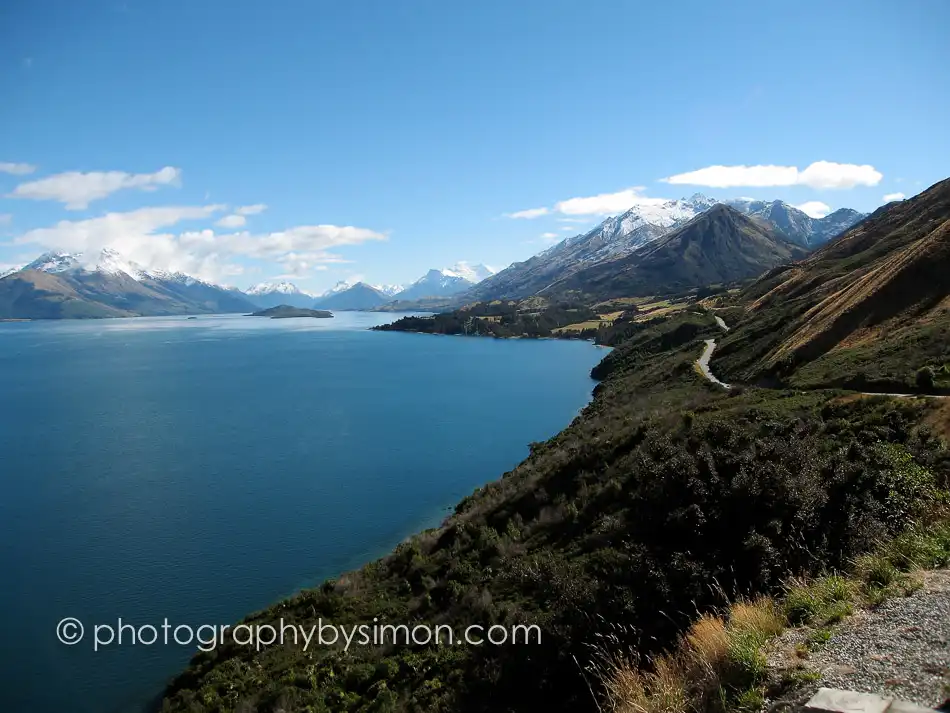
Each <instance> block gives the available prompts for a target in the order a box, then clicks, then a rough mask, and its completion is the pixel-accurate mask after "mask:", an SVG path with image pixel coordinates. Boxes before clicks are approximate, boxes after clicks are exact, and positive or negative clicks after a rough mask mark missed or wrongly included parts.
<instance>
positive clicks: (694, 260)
mask: <svg viewBox="0 0 950 713" xmlns="http://www.w3.org/2000/svg"><path fill="white" fill-rule="evenodd" d="M805 254H806V253H805V251H804V250H803V249H802V248H800V247H799V246H797V245H794V244H793V243H791V242H789V241H787V240H786V239H785V238H783V237H782V236H780V235H779V234H778V233H777V232H776V231H775V230H774V229H772V228H771V227H770V226H767V225H765V224H764V223H761V222H759V221H756V220H753V219H751V218H748V217H746V216H744V215H742V214H741V213H739V212H738V211H737V210H735V209H733V208H730V207H728V206H725V205H717V206H714V207H713V208H710V209H709V210H708V211H706V212H705V213H702V214H700V215H699V216H697V217H696V218H694V219H693V220H691V221H690V222H689V223H687V224H686V225H684V226H683V227H681V228H679V229H677V230H675V231H673V232H672V233H670V234H669V235H666V236H664V237H661V238H659V239H657V240H655V241H653V242H651V243H649V244H647V245H645V246H644V247H642V248H640V249H639V250H636V251H635V252H633V253H632V254H630V255H627V256H624V257H622V258H619V259H617V260H611V261H609V262H605V263H600V264H598V265H593V266H591V267H589V268H586V269H584V270H580V271H579V272H577V273H575V274H574V275H571V276H570V277H568V278H567V279H565V280H562V281H559V282H556V283H554V284H552V285H549V286H548V287H547V288H545V289H544V290H542V291H541V292H540V293H539V294H543V295H545V296H551V295H567V294H582V295H586V296H588V297H593V298H597V299H606V298H610V297H621V296H638V295H653V294H664V293H674V292H682V291H684V290H688V289H691V288H694V287H701V286H703V285H711V284H716V283H728V282H733V281H735V280H743V279H747V278H750V277H756V276H758V275H761V274H762V273H763V272H765V271H766V270H768V269H769V268H773V267H775V266H776V265H780V264H782V263H787V262H790V261H792V260H795V259H796V258H798V257H801V256H803V255H805Z"/></svg>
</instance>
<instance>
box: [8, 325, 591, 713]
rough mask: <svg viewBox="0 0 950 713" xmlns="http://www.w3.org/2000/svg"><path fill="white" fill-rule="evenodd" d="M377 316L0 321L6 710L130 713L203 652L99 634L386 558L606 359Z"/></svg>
mask: <svg viewBox="0 0 950 713" xmlns="http://www.w3.org/2000/svg"><path fill="white" fill-rule="evenodd" d="M391 319H392V317H391V316H388V315H383V314H360V313H349V314H347V313H339V314H338V315H337V316H336V318H334V319H332V320H306V319H292V320H267V319H261V318H253V317H242V316H213V317H206V316H202V317H199V318H198V319H193V320H188V319H185V318H183V317H176V318H142V319H128V320H101V321H83V322H30V323H7V324H0V488H2V489H0V637H2V642H0V672H2V673H0V681H2V683H0V711H3V712H4V713H21V712H23V713H26V712H27V711H28V712H29V713H63V712H64V711H69V712H70V713H138V712H139V711H142V710H143V708H144V707H145V705H146V704H147V703H148V702H149V700H150V699H153V698H154V697H155V696H156V695H157V694H159V693H160V692H161V690H162V687H163V685H164V683H165V681H166V680H167V679H168V678H169V677H170V676H172V675H174V674H175V673H176V672H177V671H178V670H179V669H181V668H182V667H183V666H184V665H185V664H186V663H187V661H188V659H189V658H190V656H191V655H192V653H194V649H193V648H189V647H180V646H175V645H169V646H163V645H160V644H155V645H152V646H142V645H137V646H129V645H125V646H122V647H117V646H112V647H107V648H105V649H103V650H100V651H99V652H93V650H92V648H93V645H92V641H91V639H92V633H91V629H92V627H93V626H94V625H95V624H111V625H112V626H115V624H116V622H117V619H118V618H119V617H121V618H122V619H123V621H124V622H131V623H133V624H135V625H137V626H141V625H143V624H151V625H154V626H160V625H161V624H162V623H163V621H164V619H165V618H166V617H167V618H168V620H169V622H170V623H171V624H172V625H175V624H189V625H191V626H194V627H197V626H198V625H199V624H206V623H207V624H224V623H231V622H234V621H236V620H238V619H240V618H242V617H243V616H245V615H246V614H248V613H250V612H252V611H255V610H258V609H261V608H263V607H265V606H267V605H269V604H271V603H273V602H274V601H275V600H277V599H279V598H281V597H282V596H285V595H288V594H291V593H293V592H294V591H295V590H297V589H300V588H302V587H306V586H309V585H314V584H318V583H319V582H321V581H322V580H324V579H326V578H327V577H331V576H335V575H337V574H339V573H340V572H342V571H345V570H348V569H352V568H354V567H358V566H359V565H361V564H362V563H364V562H366V561H368V560H371V559H373V558H375V557H378V556H381V555H382V554H384V553H385V552H387V551H388V550H389V549H391V548H392V547H393V546H394V545H396V544H397V543H398V542H399V541H401V540H402V539H403V538H405V537H406V536H408V535H410V534H411V533H413V532H415V531H417V530H419V529H423V528H425V527H430V526H433V525H435V524H438V522H440V521H441V519H442V518H443V517H444V516H445V515H446V508H447V507H448V506H451V505H454V503H455V502H456V501H458V500H459V499H461V498H462V497H464V496H465V495H467V494H469V493H471V492H472V490H473V489H474V488H476V487H477V486H479V485H481V484H484V483H485V482H488V481H490V480H494V479H495V478H497V477H499V476H500V475H501V474H502V473H504V472H505V471H506V470H510V469H511V468H512V467H513V466H514V465H516V464H517V463H518V462H519V461H520V460H521V459H522V458H524V457H525V456H526V455H527V453H528V447H527V446H528V443H529V442H531V441H538V440H543V439H545V438H548V437H550V436H552V435H554V434H555V433H557V432H558V431H559V430H560V429H561V428H563V427H564V426H566V425H567V424H568V423H569V422H570V421H571V419H572V418H573V417H574V416H575V415H576V413H577V412H578V410H579V409H580V408H582V407H583V406H584V405H585V404H586V403H587V402H588V400H589V399H590V394H591V389H592V387H593V385H594V384H593V382H592V381H591V380H590V378H589V377H588V372H589V370H590V368H591V367H592V366H593V365H594V364H595V363H597V362H598V361H599V360H600V358H601V357H602V356H603V353H604V352H603V351H602V350H600V349H598V348H596V347H594V346H592V345H591V344H589V343H587V342H562V341H529V340H512V341H499V340H492V339H479V338H461V337H435V336H426V335H413V334H398V333H389V332H370V331H368V330H367V327H369V326H371V325H373V324H379V323H384V322H386V321H390V320H391ZM64 617H76V618H77V619H79V620H80V621H81V622H83V623H84V625H85V627H86V635H85V638H84V640H83V641H81V642H80V643H79V644H77V645H75V646H65V645H63V644H61V643H59V642H58V641H57V638H56V634H55V627H56V625H57V622H59V621H60V620H61V619H63V618H64Z"/></svg>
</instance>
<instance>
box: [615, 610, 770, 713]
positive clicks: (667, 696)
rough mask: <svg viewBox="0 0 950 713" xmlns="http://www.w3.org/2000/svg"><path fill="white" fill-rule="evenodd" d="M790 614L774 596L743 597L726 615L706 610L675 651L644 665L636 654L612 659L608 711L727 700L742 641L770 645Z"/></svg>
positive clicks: (654, 712)
mask: <svg viewBox="0 0 950 713" xmlns="http://www.w3.org/2000/svg"><path fill="white" fill-rule="evenodd" d="M784 627H785V618H784V616H783V615H782V614H781V612H780V611H779V609H778V607H777V606H776V605H775V603H774V602H773V601H772V600H771V599H767V598H760V599H756V600H755V601H751V602H750V601H740V602H736V603H735V604H733V605H732V606H731V607H730V608H729V611H728V612H727V614H726V616H725V617H722V616H714V615H711V614H704V615H703V616H701V617H700V618H699V619H698V620H697V621H696V622H694V623H693V625H692V626H691V627H690V628H689V630H688V631H687V632H686V634H684V635H683V637H682V638H681V639H680V640H679V642H678V644H677V645H676V647H675V648H674V649H673V651H671V652H670V653H667V654H663V655H661V656H658V657H656V658H654V659H652V660H651V661H649V662H647V665H646V666H641V665H640V664H641V662H640V660H639V659H638V658H636V657H620V658H617V657H612V658H606V659H605V665H603V666H601V667H600V669H599V670H598V672H597V673H598V674H599V678H600V683H601V684H602V688H603V690H604V691H605V698H606V704H607V705H606V707H605V709H604V711H605V713H687V712H695V711H706V710H709V709H710V706H711V704H713V703H715V702H721V698H722V697H721V691H722V688H723V686H724V685H725V684H726V678H727V677H728V676H729V675H730V674H731V673H732V672H734V671H735V667H736V661H735V660H734V656H735V651H736V648H737V646H736V644H737V642H740V641H749V640H750V639H751V640H753V641H755V642H761V643H765V642H766V641H768V640H769V639H771V638H772V637H774V636H776V635H777V634H779V633H781V631H782V630H783V629H784Z"/></svg>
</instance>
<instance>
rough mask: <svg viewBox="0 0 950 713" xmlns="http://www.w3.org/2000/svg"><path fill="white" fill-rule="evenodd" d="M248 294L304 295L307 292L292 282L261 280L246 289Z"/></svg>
mask: <svg viewBox="0 0 950 713" xmlns="http://www.w3.org/2000/svg"><path fill="white" fill-rule="evenodd" d="M246 294H248V295H270V294H281V295H306V294H307V293H306V292H304V291H303V290H301V289H300V288H299V287H297V285H295V284H294V283H293V282H261V283H259V284H257V285H254V286H253V287H251V288H249V289H248V290H247V291H246Z"/></svg>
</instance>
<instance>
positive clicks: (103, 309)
mask: <svg viewBox="0 0 950 713" xmlns="http://www.w3.org/2000/svg"><path fill="white" fill-rule="evenodd" d="M132 314H133V313H131V312H129V311H127V310H123V309H119V308H116V307H112V306H110V305H106V304H102V303H100V302H98V301H95V300H92V299H89V298H88V297H86V296H84V295H82V294H80V292H79V291H78V290H77V289H76V288H75V287H74V286H73V285H71V284H70V283H69V282H67V281H66V280H64V279H62V278H61V277H59V276H57V275H53V274H50V273H46V272H39V271H37V270H22V271H20V272H16V273H13V274H12V275H7V276H6V277H4V278H3V279H0V318H7V317H14V318H18V319H82V318H93V317H128V316H131V315H132Z"/></svg>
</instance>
